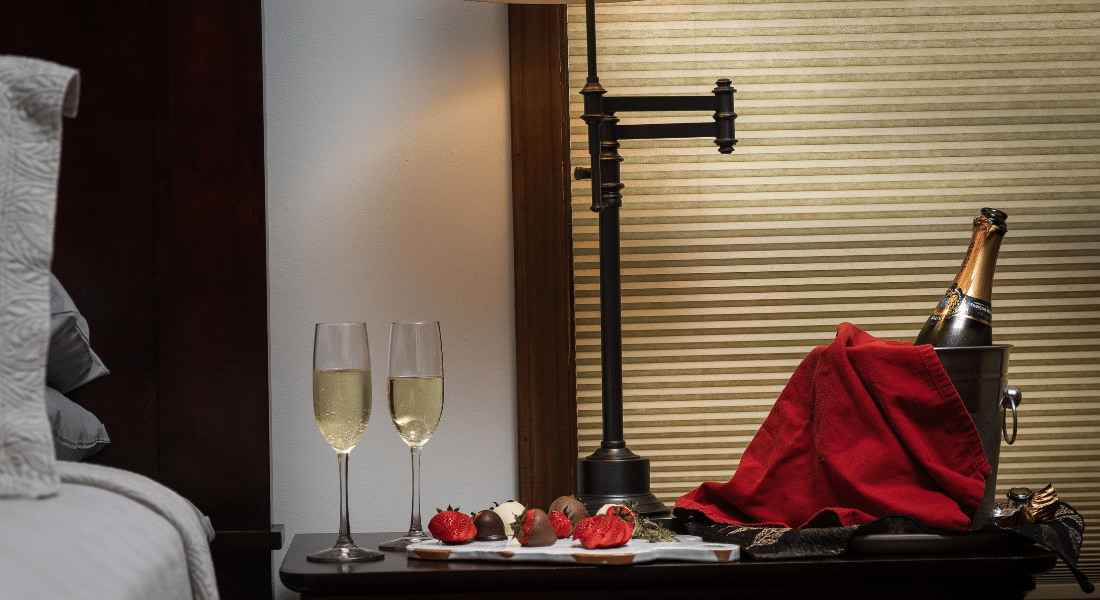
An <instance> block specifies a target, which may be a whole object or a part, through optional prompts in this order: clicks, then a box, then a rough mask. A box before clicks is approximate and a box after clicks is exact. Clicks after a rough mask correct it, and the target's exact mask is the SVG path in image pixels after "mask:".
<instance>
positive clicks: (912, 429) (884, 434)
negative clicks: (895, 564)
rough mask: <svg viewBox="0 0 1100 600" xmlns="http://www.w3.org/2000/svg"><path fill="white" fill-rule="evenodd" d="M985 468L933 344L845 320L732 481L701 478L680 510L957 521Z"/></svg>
mask: <svg viewBox="0 0 1100 600" xmlns="http://www.w3.org/2000/svg"><path fill="white" fill-rule="evenodd" d="M989 474H990V469H989V463H988V462H987V461H986V459H985V452H984V451H983V449H982V442H981V438H980V437H979V436H978V430H977V428H975V426H974V422H973V420H972V419H971V418H970V415H969V414H968V413H967V411H966V407H965V406H964V405H963V403H962V400H961V399H960V398H959V395H958V393H957V392H956V391H955V387H954V386H953V385H952V384H951V379H950V378H949V377H948V376H947V373H946V372H945V371H944V369H943V366H941V365H940V361H939V359H938V358H937V357H936V352H935V350H933V349H932V347H931V346H927V345H925V346H914V345H913V344H911V343H908V342H894V341H884V340H880V339H877V338H875V337H873V336H871V335H869V334H867V333H866V332H864V331H862V330H860V329H859V328H858V327H856V326H854V325H852V324H850V323H842V324H841V325H840V326H839V327H838V328H837V336H836V339H835V340H834V341H833V343H832V344H831V345H829V346H821V347H818V348H815V349H814V350H813V351H811V352H810V354H809V355H808V356H807V357H806V358H805V359H804V360H803V361H802V364H800V365H799V366H798V368H797V369H796V370H795V372H794V374H793V375H792V376H791V379H790V381H789V382H788V383H787V386H786V388H784V390H783V393H782V394H780V396H779V399H778V400H776V402H775V406H774V407H773V408H772V411H771V413H770V414H769V415H768V418H767V419H766V420H765V421H764V423H763V425H761V427H760V431H758V432H757V434H756V436H755V437H754V438H753V440H752V442H751V443H749V447H748V448H746V449H745V453H744V455H743V456H742V458H741V462H740V465H739V466H738V468H737V471H736V472H735V473H734V475H733V479H731V480H730V481H729V482H728V483H718V482H708V483H704V484H703V485H701V486H700V487H698V488H697V489H695V490H694V491H692V492H690V493H688V494H685V495H684V496H681V497H680V499H679V500H677V502H676V507H677V508H686V509H693V510H698V511H701V512H703V513H704V514H706V515H707V516H708V517H710V518H711V519H713V520H715V521H718V522H722V523H739V524H744V525H774V526H785V527H821V526H837V525H857V524H860V523H867V522H870V521H873V520H875V519H878V518H881V517H884V516H886V515H892V514H899V515H908V516H911V517H914V518H916V519H918V520H919V521H920V522H921V523H923V524H925V525H927V526H929V527H935V528H941V529H955V530H965V529H966V528H967V526H968V524H969V523H970V520H971V518H972V517H973V516H974V514H975V512H976V510H977V507H978V502H979V501H980V500H981V499H982V493H983V491H984V490H985V480H986V478H988V477H989Z"/></svg>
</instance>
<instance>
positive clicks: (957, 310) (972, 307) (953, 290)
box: [928, 284, 993, 325]
mask: <svg viewBox="0 0 1100 600" xmlns="http://www.w3.org/2000/svg"><path fill="white" fill-rule="evenodd" d="M955 315H959V316H963V317H966V318H968V319H973V320H975V321H977V322H979V323H985V324H986V325H992V324H993V307H992V306H990V304H989V303H988V302H985V301H983V300H978V299H977V298H971V297H970V296H967V295H966V294H964V293H962V292H960V291H959V290H958V288H957V287H955V285H954V284H952V285H951V287H949V288H947V293H945V294H944V295H943V300H941V301H940V303H939V304H937V305H936V308H935V309H934V310H933V311H932V314H931V315H930V316H929V317H928V319H929V320H931V321H939V320H942V319H947V318H950V317H954V316H955Z"/></svg>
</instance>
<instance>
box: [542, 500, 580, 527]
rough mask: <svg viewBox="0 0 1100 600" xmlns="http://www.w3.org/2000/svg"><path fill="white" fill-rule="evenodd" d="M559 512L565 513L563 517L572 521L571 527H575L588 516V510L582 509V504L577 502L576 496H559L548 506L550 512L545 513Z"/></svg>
mask: <svg viewBox="0 0 1100 600" xmlns="http://www.w3.org/2000/svg"><path fill="white" fill-rule="evenodd" d="M558 511H561V512H563V513H565V516H567V517H569V518H570V519H572V520H573V526H574V527H576V526H577V523H580V522H581V520H582V519H584V518H585V517H587V516H588V509H587V508H585V507H584V504H583V503H581V501H580V500H577V497H576V496H561V497H559V498H558V499H557V500H554V503H553V504H551V505H550V510H548V511H546V512H547V513H554V512H558Z"/></svg>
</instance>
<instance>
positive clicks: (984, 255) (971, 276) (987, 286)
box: [954, 208, 1008, 303]
mask: <svg viewBox="0 0 1100 600" xmlns="http://www.w3.org/2000/svg"><path fill="white" fill-rule="evenodd" d="M1006 218H1007V215H1005V213H1003V212H1001V211H999V210H997V209H994V208H983V209H982V212H981V214H979V215H978V216H977V217H975V218H974V229H973V232H972V234H971V237H970V247H969V248H967V249H966V256H965V257H964V258H963V264H962V267H961V268H960V269H959V274H958V275H957V276H956V277H955V286H954V287H955V289H957V290H958V291H959V292H960V293H962V294H965V295H967V296H969V297H971V298H976V299H978V300H982V301H983V302H987V303H988V302H990V301H991V299H992V295H993V271H994V269H995V268H996V267H997V252H998V251H999V250H1000V249H1001V240H1003V239H1004V236H1005V232H1006V231H1008V225H1007V224H1006V223H1005V219H1006Z"/></svg>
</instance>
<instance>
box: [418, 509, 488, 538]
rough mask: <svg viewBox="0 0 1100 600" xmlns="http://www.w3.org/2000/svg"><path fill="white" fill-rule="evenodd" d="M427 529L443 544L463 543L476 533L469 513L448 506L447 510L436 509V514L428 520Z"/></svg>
mask: <svg viewBox="0 0 1100 600" xmlns="http://www.w3.org/2000/svg"><path fill="white" fill-rule="evenodd" d="M428 531H430V532H431V534H432V537H434V538H435V539H437V540H439V541H441V542H443V543H444V544H465V543H466V542H468V541H470V540H472V539H474V536H475V535H477V527H474V522H473V521H472V520H470V515H468V514H466V513H464V512H460V511H459V510H458V509H457V508H451V507H450V506H448V507H447V510H443V509H439V508H437V509H436V515H435V516H434V517H432V520H431V521H429V522H428Z"/></svg>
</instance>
